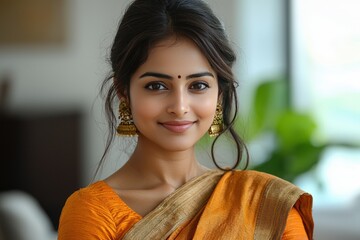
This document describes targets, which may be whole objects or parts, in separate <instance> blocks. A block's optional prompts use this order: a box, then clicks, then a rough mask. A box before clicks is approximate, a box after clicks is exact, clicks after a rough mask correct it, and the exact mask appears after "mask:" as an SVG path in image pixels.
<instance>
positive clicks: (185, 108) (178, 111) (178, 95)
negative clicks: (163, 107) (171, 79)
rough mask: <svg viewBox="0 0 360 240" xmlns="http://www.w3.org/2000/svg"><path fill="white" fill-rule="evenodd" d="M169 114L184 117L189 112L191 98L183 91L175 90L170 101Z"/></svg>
mask: <svg viewBox="0 0 360 240" xmlns="http://www.w3.org/2000/svg"><path fill="white" fill-rule="evenodd" d="M168 103H169V105H168V109H167V111H168V113H171V114H172V115H175V116H176V117H182V116H184V115H185V114H187V113H188V112H189V109H190V107H189V97H188V96H187V94H186V91H183V90H182V89H178V90H175V91H174V92H173V93H172V94H171V96H170V99H169V102H168Z"/></svg>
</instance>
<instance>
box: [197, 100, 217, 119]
mask: <svg viewBox="0 0 360 240" xmlns="http://www.w3.org/2000/svg"><path fill="white" fill-rule="evenodd" d="M216 105H217V99H216V98H215V99H214V98H207V99H203V100H201V101H199V100H198V101H196V105H195V108H196V110H197V115H198V116H199V117H200V118H203V119H204V120H205V119H209V121H211V122H212V120H213V118H214V115H215V111H216Z"/></svg>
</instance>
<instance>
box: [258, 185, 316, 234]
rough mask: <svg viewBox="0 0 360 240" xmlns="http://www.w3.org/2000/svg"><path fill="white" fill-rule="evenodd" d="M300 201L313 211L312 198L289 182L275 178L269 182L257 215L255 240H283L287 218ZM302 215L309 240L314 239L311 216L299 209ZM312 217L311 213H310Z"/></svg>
mask: <svg viewBox="0 0 360 240" xmlns="http://www.w3.org/2000/svg"><path fill="white" fill-rule="evenodd" d="M299 201H303V202H305V204H307V205H308V206H309V207H308V208H307V209H311V206H312V197H311V196H310V195H309V194H307V193H305V192H304V191H302V190H301V189H299V188H297V187H296V186H294V185H292V184H289V183H288V182H286V181H284V180H282V179H279V178H275V179H271V180H269V182H268V184H267V186H266V188H265V189H264V192H263V194H262V199H261V201H260V203H261V205H260V207H259V211H258V214H257V220H256V226H255V233H254V239H261V240H274V239H281V237H282V235H283V233H284V230H285V227H286V221H287V217H288V215H289V212H290V210H291V208H292V207H295V208H297V207H298V206H300V204H296V203H297V202H299ZM297 210H298V211H299V213H300V215H302V218H303V221H304V220H305V222H304V224H305V227H306V231H307V234H308V237H309V239H312V228H313V221H312V218H311V216H308V214H304V213H303V212H302V209H298V208H297ZM310 215H311V213H310Z"/></svg>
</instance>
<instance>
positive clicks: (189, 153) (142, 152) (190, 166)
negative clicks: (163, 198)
mask: <svg viewBox="0 0 360 240" xmlns="http://www.w3.org/2000/svg"><path fill="white" fill-rule="evenodd" d="M124 167H126V168H129V169H131V170H132V171H134V173H135V174H138V175H137V176H141V177H142V179H143V180H144V181H147V182H148V183H151V184H167V185H171V186H173V187H174V188H178V187H180V186H181V185H183V184H184V183H186V182H187V181H189V180H190V179H192V178H194V177H197V176H199V175H201V174H202V173H204V172H205V171H206V170H207V169H206V168H205V167H203V166H201V165H200V164H199V163H198V162H197V160H196V158H195V149H194V147H192V148H190V149H186V150H184V151H167V150H164V149H159V147H156V146H154V145H153V144H148V143H147V144H144V143H143V140H142V139H139V141H138V144H137V147H136V148H135V150H134V153H133V155H132V156H131V157H130V159H129V161H128V162H127V163H126V165H125V166H124Z"/></svg>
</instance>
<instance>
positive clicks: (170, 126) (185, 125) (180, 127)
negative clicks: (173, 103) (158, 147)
mask: <svg viewBox="0 0 360 240" xmlns="http://www.w3.org/2000/svg"><path fill="white" fill-rule="evenodd" d="M193 124H194V122H192V121H169V122H163V123H161V125H162V126H163V127H164V128H166V129H167V130H169V131H171V132H174V133H183V132H185V131H186V130H187V129H189V128H190V127H191V126H192V125H193Z"/></svg>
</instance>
